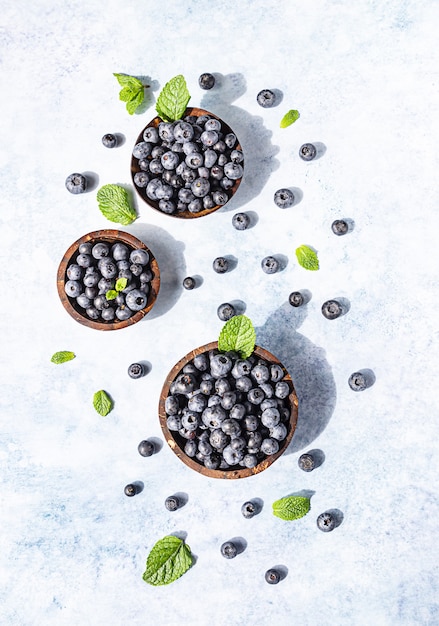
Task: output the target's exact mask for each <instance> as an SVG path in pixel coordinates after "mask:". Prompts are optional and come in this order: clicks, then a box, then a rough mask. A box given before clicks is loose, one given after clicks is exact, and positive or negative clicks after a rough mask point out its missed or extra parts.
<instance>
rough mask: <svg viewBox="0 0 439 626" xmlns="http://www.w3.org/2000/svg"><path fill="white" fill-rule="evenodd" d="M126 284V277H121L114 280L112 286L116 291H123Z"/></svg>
mask: <svg viewBox="0 0 439 626" xmlns="http://www.w3.org/2000/svg"><path fill="white" fill-rule="evenodd" d="M127 285H128V278H124V277H122V278H118V279H117V280H116V285H115V287H114V288H115V289H116V291H123V290H124V289H125V287H126V286H127Z"/></svg>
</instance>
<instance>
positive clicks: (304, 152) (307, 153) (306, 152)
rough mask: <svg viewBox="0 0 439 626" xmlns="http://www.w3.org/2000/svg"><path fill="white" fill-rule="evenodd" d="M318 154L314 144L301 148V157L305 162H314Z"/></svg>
mask: <svg viewBox="0 0 439 626" xmlns="http://www.w3.org/2000/svg"><path fill="white" fill-rule="evenodd" d="M316 154H317V150H316V147H315V145H314V144H312V143H304V144H303V146H300V149H299V156H300V158H301V159H303V160H304V161H312V160H313V159H314V158H315V156H316Z"/></svg>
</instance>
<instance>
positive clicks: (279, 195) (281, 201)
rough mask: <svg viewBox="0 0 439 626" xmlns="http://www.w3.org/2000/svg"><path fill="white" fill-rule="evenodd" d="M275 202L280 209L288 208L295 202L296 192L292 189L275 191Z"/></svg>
mask: <svg viewBox="0 0 439 626" xmlns="http://www.w3.org/2000/svg"><path fill="white" fill-rule="evenodd" d="M274 204H275V205H276V206H278V207H279V208H280V209H288V207H290V206H293V204H294V193H293V192H292V191H291V189H287V188H282V189H278V190H277V191H275V192H274Z"/></svg>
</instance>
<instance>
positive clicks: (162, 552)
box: [143, 535, 192, 586]
mask: <svg viewBox="0 0 439 626" xmlns="http://www.w3.org/2000/svg"><path fill="white" fill-rule="evenodd" d="M191 565H192V553H191V549H190V548H189V546H187V545H186V544H185V543H184V541H183V540H182V539H179V538H178V537H175V536H174V535H167V536H166V537H163V539H160V540H159V541H157V543H156V544H155V545H154V546H153V547H152V549H151V552H150V553H149V555H148V557H147V560H146V570H145V572H144V574H143V580H144V581H145V582H146V583H149V584H150V585H154V586H158V585H168V584H169V583H172V582H174V580H177V578H180V576H183V574H184V573H185V572H187V570H188V569H189V568H190V567H191Z"/></svg>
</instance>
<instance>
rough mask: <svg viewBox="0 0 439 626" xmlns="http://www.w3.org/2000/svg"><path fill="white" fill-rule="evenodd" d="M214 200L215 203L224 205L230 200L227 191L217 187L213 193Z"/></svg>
mask: <svg viewBox="0 0 439 626" xmlns="http://www.w3.org/2000/svg"><path fill="white" fill-rule="evenodd" d="M212 198H213V201H214V202H215V205H219V206H223V205H224V204H226V202H227V201H228V199H229V197H228V195H227V193H226V192H225V191H221V190H220V189H216V190H215V191H214V192H213V194H212Z"/></svg>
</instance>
